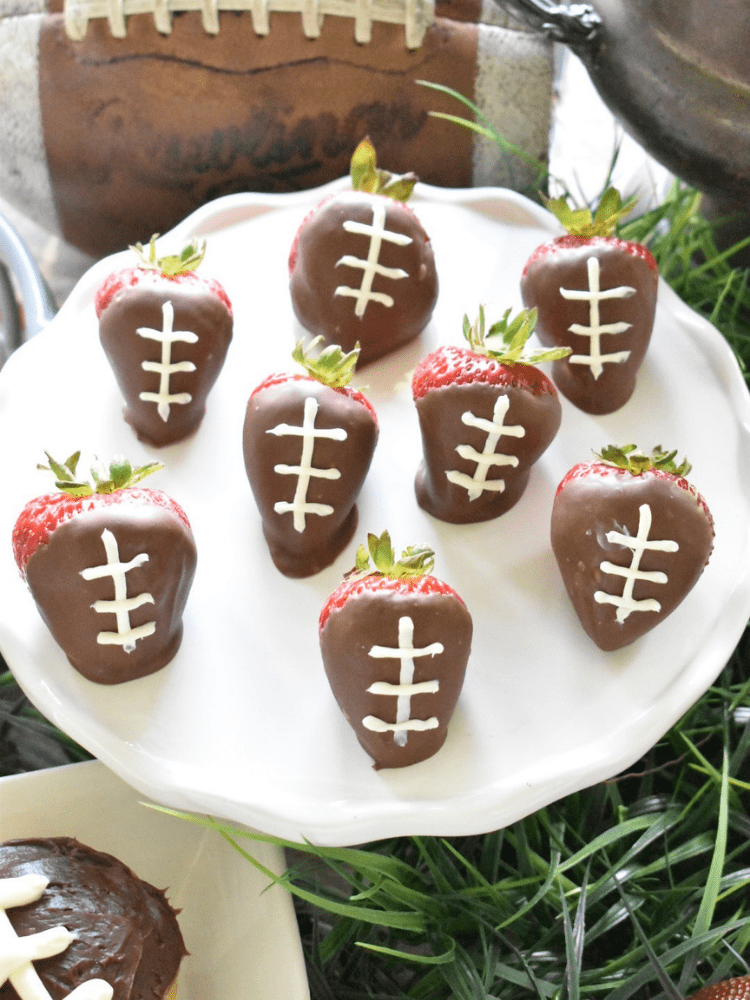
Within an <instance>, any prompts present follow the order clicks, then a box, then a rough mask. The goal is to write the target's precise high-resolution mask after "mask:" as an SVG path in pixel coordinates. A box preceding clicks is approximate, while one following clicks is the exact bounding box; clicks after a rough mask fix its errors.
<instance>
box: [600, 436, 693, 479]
mask: <svg viewBox="0 0 750 1000" xmlns="http://www.w3.org/2000/svg"><path fill="white" fill-rule="evenodd" d="M594 454H595V456H596V457H597V458H598V459H599V460H600V461H601V462H604V464H605V465H612V466H614V467H615V468H618V469H626V470H627V471H628V472H630V473H631V474H632V475H634V476H640V475H641V474H642V473H644V472H649V471H651V470H652V469H661V470H662V471H663V472H670V473H672V474H673V475H675V476H687V474H688V473H689V472H690V470H691V468H692V466H691V464H690V462H688V460H687V459H683V460H682V462H680V463H679V464H678V463H677V462H675V458H676V456H677V452H676V451H669V452H667V451H664V450H663V449H662V447H661V445H657V446H656V447H655V448H654V449H653V450H652V452H651V454H650V455H645V454H644V453H643V452H642V451H641V450H640V449H639V448H638V446H637V445H634V444H624V445H614V444H610V445H607V447H606V448H602V450H601V452H594Z"/></svg>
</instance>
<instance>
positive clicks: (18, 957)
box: [0, 874, 113, 1000]
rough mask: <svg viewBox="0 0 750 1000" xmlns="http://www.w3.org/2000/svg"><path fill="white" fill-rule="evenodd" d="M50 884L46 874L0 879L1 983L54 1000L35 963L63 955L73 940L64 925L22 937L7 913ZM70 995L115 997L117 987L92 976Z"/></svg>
mask: <svg viewBox="0 0 750 1000" xmlns="http://www.w3.org/2000/svg"><path fill="white" fill-rule="evenodd" d="M48 884H49V881H48V879H46V878H45V877H44V876H43V875H33V874H31V875H19V876H17V877H15V878H5V879H0V986H2V985H3V983H5V982H9V983H10V984H11V986H12V987H13V989H14V990H15V991H16V993H17V994H18V996H19V997H20V998H21V1000H52V998H51V996H50V994H49V993H48V992H47V990H46V988H45V986H44V984H43V983H42V981H41V979H40V978H39V975H38V974H37V972H36V969H35V968H34V966H33V965H32V962H38V961H39V960H40V959H43V958H51V957H52V956H53V955H59V954H60V953H61V952H63V951H65V949H66V948H67V947H68V945H69V944H70V943H71V941H73V935H72V934H71V933H70V931H69V930H67V928H65V927H63V926H62V925H60V926H59V927H50V928H49V929H48V930H46V931H40V932H39V933H37V934H27V935H26V936H25V937H18V935H17V934H16V932H15V930H14V929H13V925H12V924H11V922H10V920H9V918H8V915H7V913H6V912H5V911H6V910H10V909H12V908H13V907H16V906H27V905H28V904H29V903H34V902H36V901H37V900H38V899H40V898H41V896H42V893H43V892H44V890H45V889H46V888H47V886H48ZM67 996H68V1000H112V996H113V990H112V987H111V986H110V985H109V983H106V982H104V980H103V979H89V980H88V981H87V982H85V983H81V985H80V986H77V987H76V988H75V989H74V990H73V992H72V993H68V995H67Z"/></svg>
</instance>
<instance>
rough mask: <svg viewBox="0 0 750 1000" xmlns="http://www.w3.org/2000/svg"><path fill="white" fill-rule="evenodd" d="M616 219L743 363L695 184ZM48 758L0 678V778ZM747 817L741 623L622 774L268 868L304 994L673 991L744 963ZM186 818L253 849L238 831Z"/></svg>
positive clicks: (749, 689)
mask: <svg viewBox="0 0 750 1000" xmlns="http://www.w3.org/2000/svg"><path fill="white" fill-rule="evenodd" d="M621 233H622V234H623V235H626V236H629V237H631V238H637V239H640V240H642V241H645V242H647V243H648V244H649V245H650V247H651V249H652V251H653V252H654V255H655V256H656V258H657V260H658V262H659V265H660V268H661V271H662V274H663V275H664V277H665V279H666V280H667V281H668V282H669V283H670V284H671V285H672V287H673V288H675V290H676V291H677V292H678V294H679V295H680V296H681V297H682V298H683V299H684V300H685V301H686V302H687V303H688V305H690V306H692V308H694V309H695V310H696V311H697V312H698V313H700V314H701V315H703V316H705V317H706V318H708V319H709V320H710V321H711V322H713V323H714V324H715V325H716V326H717V328H718V329H719V330H720V331H721V332H722V333H723V334H724V336H725V337H726V339H727V341H728V342H729V344H730V345H731V346H732V348H733V350H734V351H735V354H736V356H737V358H738V361H739V363H740V365H741V367H742V369H743V371H744V372H746V373H747V371H748V367H749V366H750V291H749V290H748V272H747V271H742V270H736V269H733V268H732V266H731V262H730V259H729V256H728V255H727V254H724V253H721V252H719V251H718V250H717V248H716V244H715V242H714V236H713V233H714V230H713V227H712V226H711V225H709V223H707V222H706V220H705V219H704V218H703V217H702V215H701V213H700V205H699V196H698V194H697V193H696V192H695V191H693V190H691V189H690V188H685V187H683V186H680V185H675V187H674V188H673V190H672V191H671V192H670V195H669V197H668V198H667V199H666V201H665V203H664V205H662V206H660V207H659V208H658V209H655V210H654V211H653V212H649V213H647V214H646V215H645V216H641V217H640V218H638V219H635V220H631V221H629V222H627V223H626V224H625V225H623V226H622V227H621ZM60 755H62V756H64V757H66V758H67V759H79V758H80V756H82V755H83V752H82V751H80V749H78V748H76V747H75V745H73V744H71V743H70V741H68V740H66V738H65V737H63V736H62V735H61V734H59V733H57V731H56V730H54V728H53V727H51V726H50V725H49V724H48V723H46V722H45V721H44V720H43V719H42V718H41V717H40V716H39V715H38V713H36V712H34V711H33V709H31V708H30V707H29V706H28V704H27V703H26V702H25V700H24V699H23V697H22V696H21V695H20V692H19V691H18V689H17V688H16V686H15V683H14V681H13V680H12V678H11V677H10V675H9V674H4V675H2V674H0V773H11V772H12V771H13V770H14V769H18V770H22V769H25V768H31V767H35V766H48V765H47V763H45V761H49V762H52V760H51V758H54V757H57V756H60ZM749 813H750V630H746V631H745V634H744V635H743V637H742V640H741V641H740V643H739V645H738V647H737V650H736V651H735V653H734V654H733V656H732V658H731V660H730V662H729V663H728V664H727V665H726V667H725V669H724V670H723V672H722V673H721V675H720V676H719V678H718V679H717V681H716V683H715V684H713V685H712V686H711V688H710V689H709V690H708V691H707V693H706V694H705V695H704V696H703V697H702V698H701V699H699V701H698V702H697V703H696V704H695V705H694V706H693V707H692V708H691V709H690V711H688V712H687V713H686V714H685V715H684V717H683V718H682V719H680V721H679V722H678V723H677V724H676V725H675V726H673V727H672V729H670V730H669V732H667V733H666V735H665V736H664V737H663V738H662V739H661V740H659V741H658V743H657V744H656V745H655V746H654V747H653V748H652V749H651V750H650V751H649V752H648V753H647V754H646V755H645V756H644V757H643V758H642V759H641V760H640V761H639V762H638V763H637V764H636V765H635V766H634V767H633V768H632V769H631V770H630V771H629V772H628V773H627V774H621V775H618V776H616V777H614V778H612V779H611V780H610V781H606V782H603V783H600V784H597V785H595V786H594V787H592V788H589V789H585V790H583V791H581V792H578V793H576V794H574V795H569V796H567V797H566V798H563V799H562V800H560V801H559V802H556V803H554V804H553V805H550V806H548V807H547V808H544V809H541V810H539V811H538V812H535V813H534V814H533V815H531V816H529V817H528V818H526V819H524V820H522V821H519V822H517V823H514V824H513V825H512V826H509V827H507V828H506V829H503V830H499V831H496V832H494V833H491V834H488V835H485V836H471V837H455V838H438V837H402V838H396V839H392V840H388V841H383V842H380V843H373V844H367V845H364V846H362V847H360V848H358V849H341V850H337V849H317V848H315V847H312V846H307V847H304V848H301V849H300V848H299V847H292V846H291V845H288V846H289V847H290V851H289V854H288V857H289V860H290V867H289V869H288V870H287V871H286V873H285V874H284V875H283V876H282V877H281V879H280V880H279V881H280V882H281V884H282V885H283V886H285V888H286V889H287V890H288V891H289V892H291V893H292V894H293V895H294V899H295V905H296V907H297V914H298V920H299V926H300V931H301V934H302V939H303V945H304V950H305V956H306V960H307V966H308V974H309V979H310V986H311V992H312V996H313V998H314V1000H331V998H335V1000H364V998H368V1000H377V998H393V997H399V998H407V997H408V998H413V1000H422V998H424V1000H428V998H429V1000H442V998H445V1000H448V998H453V1000H477V998H488V1000H491V998H495V997H496V998H498V1000H516V998H519V1000H521V998H523V1000H531V998H538V1000H552V998H554V1000H557V998H561V1000H579V998H587V997H592V998H596V1000H628V998H631V997H634V998H637V1000H645V998H652V997H653V998H656V997H659V998H668V1000H675V998H679V997H687V996H690V994H691V993H693V992H694V991H695V990H697V989H698V988H699V987H700V986H702V985H703V984H705V983H707V982H711V981H715V980H718V979H724V978H728V977H731V976H735V975H746V974H748V973H750V846H748V845H750V819H748V814H749ZM186 819H189V820H190V821H192V822H201V823H204V824H208V825H213V826H215V827H216V829H217V836H223V837H225V838H227V839H228V840H230V841H231V842H232V843H233V844H234V845H235V846H236V847H237V849H238V850H239V851H241V852H243V854H244V855H245V857H246V859H247V861H248V863H249V864H256V862H255V860H254V858H253V853H252V852H253V842H254V841H253V838H248V837H247V836H246V835H244V834H243V833H241V832H239V831H236V830H233V829H232V828H231V827H227V826H226V825H220V824H214V823H213V822H212V821H211V820H206V819H199V818H196V817H186ZM259 839H260V838H259ZM263 839H269V840H272V839H273V838H263ZM267 875H268V878H269V880H274V877H273V876H272V874H271V873H270V872H268V873H267Z"/></svg>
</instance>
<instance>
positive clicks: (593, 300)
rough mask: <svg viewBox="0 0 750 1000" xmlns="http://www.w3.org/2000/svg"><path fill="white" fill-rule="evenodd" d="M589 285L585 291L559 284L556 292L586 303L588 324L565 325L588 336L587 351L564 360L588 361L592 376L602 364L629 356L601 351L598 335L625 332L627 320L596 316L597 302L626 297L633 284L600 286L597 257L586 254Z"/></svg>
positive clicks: (581, 334) (627, 324) (622, 352)
mask: <svg viewBox="0 0 750 1000" xmlns="http://www.w3.org/2000/svg"><path fill="white" fill-rule="evenodd" d="M586 266H587V272H588V279H589V287H588V290H586V291H580V290H578V289H572V288H561V289H560V295H562V297H563V298H564V299H570V300H573V301H576V300H577V301H583V302H588V303H589V325H588V326H584V325H583V324H581V323H572V324H571V325H570V326H569V327H568V329H569V330H570V332H571V333H575V334H578V335H579V336H581V337H589V338H590V344H591V346H590V347H589V353H588V354H571V355H570V356H569V357H568V361H569V362H570V364H572V365H588V366H589V368H590V369H591V374H592V375H593V376H594V378H595V379H598V378H599V376H600V375H601V374H602V372H603V371H604V365H605V364H620V363H621V362H623V361H626V360H627V359H628V357H629V356H630V351H614V352H612V353H611V354H602V343H601V338H602V337H603V336H605V335H606V334H608V333H625V331H626V330H629V329H630V327H631V326H632V324H631V323H625V322H622V323H602V322H601V320H600V316H599V303H600V302H601V301H602V300H604V299H629V298H630V297H631V296H633V295H635V294H636V290H635V288H632V287H631V286H630V285H618V286H617V287H616V288H605V289H604V290H603V291H602V290H601V288H600V287H599V286H600V268H599V258H598V257H589V259H588V261H587V262H586Z"/></svg>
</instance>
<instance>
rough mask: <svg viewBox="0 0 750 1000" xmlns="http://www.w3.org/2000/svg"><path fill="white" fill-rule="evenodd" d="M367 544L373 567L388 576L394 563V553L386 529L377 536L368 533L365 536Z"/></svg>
mask: <svg viewBox="0 0 750 1000" xmlns="http://www.w3.org/2000/svg"><path fill="white" fill-rule="evenodd" d="M367 545H368V548H369V550H370V556H371V558H372V561H373V564H374V566H375V568H376V569H377V570H378V571H379V572H380V573H383V574H384V575H385V576H389V575H390V573H391V572H392V570H393V567H394V565H395V563H396V553H395V552H394V551H393V546H392V545H391V536H390V535H389V534H388V532H387V531H384V532H383V534H382V535H381V536H380V537H379V538H378V536H377V535H373V534H372V533H370V534H369V535H368V536H367Z"/></svg>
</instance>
